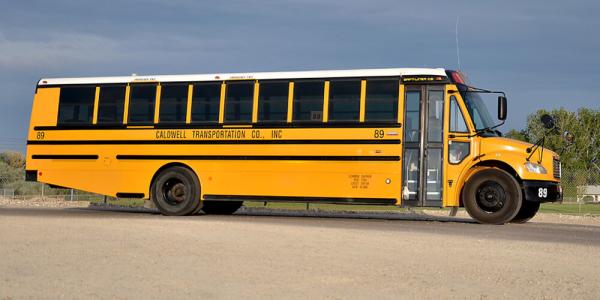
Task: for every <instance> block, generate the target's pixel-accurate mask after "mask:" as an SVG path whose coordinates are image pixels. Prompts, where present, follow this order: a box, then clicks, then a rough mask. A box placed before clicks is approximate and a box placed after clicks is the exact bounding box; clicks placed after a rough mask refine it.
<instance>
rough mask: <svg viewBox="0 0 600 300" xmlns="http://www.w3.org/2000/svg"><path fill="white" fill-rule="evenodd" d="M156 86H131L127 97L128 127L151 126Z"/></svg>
mask: <svg viewBox="0 0 600 300" xmlns="http://www.w3.org/2000/svg"><path fill="white" fill-rule="evenodd" d="M155 102H156V84H133V85H131V95H130V97H129V113H128V116H129V120H128V122H127V124H130V125H151V124H153V123H154V105H155Z"/></svg>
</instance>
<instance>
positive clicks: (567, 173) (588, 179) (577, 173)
mask: <svg viewBox="0 0 600 300" xmlns="http://www.w3.org/2000/svg"><path fill="white" fill-rule="evenodd" d="M561 181H562V182H561V185H562V188H563V195H564V201H563V202H567V203H597V204H600V169H597V170H595V169H592V170H563V172H562V179H561Z"/></svg>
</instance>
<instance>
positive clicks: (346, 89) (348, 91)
mask: <svg viewBox="0 0 600 300" xmlns="http://www.w3.org/2000/svg"><path fill="white" fill-rule="evenodd" d="M359 116H360V80H332V81H331V82H330V84H329V121H334V122H335V121H358V119H359Z"/></svg>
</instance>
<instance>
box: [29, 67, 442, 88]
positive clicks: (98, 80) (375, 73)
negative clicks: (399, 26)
mask: <svg viewBox="0 0 600 300" xmlns="http://www.w3.org/2000/svg"><path fill="white" fill-rule="evenodd" d="M419 75H424V76H446V73H445V70H444V69H431V68H389V69H357V70H323V71H297V72H255V73H254V72H248V73H214V74H190V75H143V76H141V75H135V74H134V75H131V76H113V77H77V78H42V79H40V81H39V82H38V85H39V86H44V85H63V84H64V85H67V84H110V83H132V82H194V81H215V80H217V81H221V80H243V79H250V80H251V79H256V80H270V79H307V78H343V77H384V76H419Z"/></svg>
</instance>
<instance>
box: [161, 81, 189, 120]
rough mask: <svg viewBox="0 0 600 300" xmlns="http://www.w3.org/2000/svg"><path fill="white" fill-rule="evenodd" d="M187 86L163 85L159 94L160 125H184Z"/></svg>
mask: <svg viewBox="0 0 600 300" xmlns="http://www.w3.org/2000/svg"><path fill="white" fill-rule="evenodd" d="M187 98H188V85H187V84H164V85H162V87H161V92H160V112H159V114H160V115H159V120H160V123H185V116H186V112H187Z"/></svg>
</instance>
